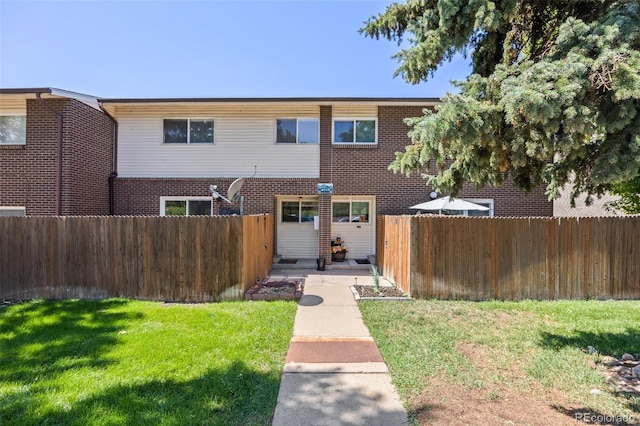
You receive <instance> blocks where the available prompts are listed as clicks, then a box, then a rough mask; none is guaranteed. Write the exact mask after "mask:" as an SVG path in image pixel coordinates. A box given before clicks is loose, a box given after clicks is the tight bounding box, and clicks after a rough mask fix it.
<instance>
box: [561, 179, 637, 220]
mask: <svg viewBox="0 0 640 426" xmlns="http://www.w3.org/2000/svg"><path fill="white" fill-rule="evenodd" d="M558 192H559V194H560V196H559V198H556V199H555V200H553V215H554V216H557V217H575V216H599V217H600V216H626V215H625V213H623V212H618V211H615V210H607V208H606V205H607V203H610V202H612V201H616V200H617V199H619V198H620V197H616V196H614V195H611V194H605V195H603V196H602V198H598V197H596V196H594V197H593V203H592V204H591V205H590V206H587V205H586V204H585V202H584V199H585V195H582V196H580V197H579V198H578V199H577V200H576V206H575V207H571V197H570V194H569V192H570V188H569V184H567V185H566V186H565V187H564V188H562V189H561V190H560V191H558Z"/></svg>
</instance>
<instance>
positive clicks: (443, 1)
mask: <svg viewBox="0 0 640 426" xmlns="http://www.w3.org/2000/svg"><path fill="white" fill-rule="evenodd" d="M360 31H361V32H362V33H364V34H365V35H367V36H370V37H372V38H376V39H378V38H380V37H382V38H386V39H389V40H396V41H398V42H400V41H402V40H404V39H405V38H406V39H407V41H408V42H409V43H408V47H407V48H405V49H402V50H400V51H399V52H398V53H397V54H396V55H395V57H396V59H397V60H398V62H399V63H400V68H399V69H398V70H397V71H396V75H400V76H402V77H403V78H404V79H405V80H406V81H407V82H409V83H414V84H415V83H419V82H421V81H425V80H427V79H428V77H429V76H430V75H431V74H432V73H433V72H434V71H435V70H436V69H437V68H438V66H439V65H440V64H441V63H442V62H443V61H447V60H450V59H451V58H452V57H453V56H454V55H455V54H456V53H458V52H462V53H463V54H465V55H466V54H470V55H471V58H472V68H473V71H472V74H471V75H470V76H469V77H468V79H467V80H465V81H462V82H458V83H456V84H457V86H458V88H459V93H458V94H448V95H446V96H445V97H444V98H443V103H442V104H441V105H440V106H438V107H436V109H435V111H428V110H426V111H424V116H422V117H416V118H409V119H407V120H406V122H407V123H408V124H409V125H411V126H412V129H411V131H410V132H409V135H410V137H411V141H412V144H411V145H409V146H407V147H406V149H405V151H404V152H399V153H396V159H395V161H394V162H393V163H392V164H391V165H390V169H392V170H394V171H396V172H402V173H406V174H411V173H414V172H418V173H422V174H423V176H424V177H425V178H426V179H427V181H428V183H429V184H430V185H432V186H433V187H434V188H436V189H437V190H439V191H441V192H449V193H451V194H453V195H455V194H456V193H457V192H458V191H459V190H460V189H461V188H462V185H463V184H464V183H465V182H469V183H472V184H475V185H476V186H477V187H483V186H485V185H487V184H488V185H492V186H498V185H500V184H502V183H503V182H504V181H505V180H506V179H509V178H511V179H512V180H513V182H514V183H515V185H516V186H517V187H519V188H521V189H523V190H531V189H532V188H534V187H536V186H538V185H539V184H540V183H541V182H543V181H544V182H545V183H546V185H547V194H548V196H549V197H550V198H553V197H554V196H556V193H557V190H558V188H561V187H562V186H564V185H565V184H567V183H571V200H572V203H573V201H574V200H575V197H576V196H578V195H580V194H582V193H584V194H586V195H587V197H586V198H587V202H588V203H589V202H590V200H591V196H592V195H594V194H602V193H603V192H605V191H608V190H610V189H611V188H612V185H614V184H620V183H624V182H627V181H631V180H633V179H634V178H637V176H638V175H639V174H640V172H639V171H640V111H639V110H640V1H638V0H636V1H611V0H583V1H572V0H548V1H538V0H504V1H495V2H494V1H488V0H440V1H438V0H409V1H408V2H407V3H406V4H395V3H394V4H392V5H390V6H389V7H388V8H387V9H386V11H385V12H384V13H381V14H380V15H379V16H374V17H371V18H370V19H369V20H368V21H367V22H365V26H364V27H363V28H362V29H361V30H360Z"/></svg>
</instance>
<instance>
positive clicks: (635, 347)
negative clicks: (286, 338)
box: [359, 300, 640, 419]
mask: <svg viewBox="0 0 640 426" xmlns="http://www.w3.org/2000/svg"><path fill="white" fill-rule="evenodd" d="M359 306H360V310H361V311H362V314H363V317H364V320H365V323H366V325H367V326H368V327H369V330H370V332H371V334H372V336H373V337H374V339H375V340H376V342H377V344H378V346H379V348H380V351H381V352H382V355H383V356H384V359H385V361H386V362H387V365H388V367H389V370H390V373H391V376H392V379H393V381H394V384H395V385H396V388H397V389H398V392H399V393H400V395H401V397H402V398H403V400H404V402H405V405H406V406H407V407H408V409H409V411H410V414H413V415H415V414H416V411H420V406H421V405H422V406H424V404H428V401H424V397H422V398H423V400H422V401H421V400H420V398H421V397H420V394H421V393H423V392H424V391H425V389H426V388H427V387H428V386H430V385H431V384H432V383H436V382H437V381H438V380H446V381H447V382H449V383H450V384H451V385H452V386H463V387H464V388H466V389H469V390H472V389H475V390H478V391H479V392H486V393H487V395H486V400H488V401H490V400H492V398H494V399H495V398H498V397H499V396H498V395H499V393H498V392H495V393H492V392H494V391H493V390H495V389H500V390H505V389H508V390H509V391H511V392H513V394H515V393H519V394H523V393H526V392H528V391H529V392H530V390H531V389H541V390H542V392H546V391H549V392H557V393H561V394H562V395H565V396H566V398H567V400H568V401H570V402H571V403H573V404H574V406H581V407H585V408H588V409H589V410H591V411H593V412H594V413H602V414H607V415H627V416H629V415H631V416H633V418H636V419H638V418H640V416H639V413H640V399H638V398H637V397H635V398H634V397H625V396H620V395H615V394H614V393H613V392H612V390H611V388H610V387H609V386H608V385H607V384H606V383H605V381H604V378H603V375H602V372H601V371H600V370H599V369H598V368H594V367H593V366H594V364H597V363H598V361H599V355H598V354H589V353H588V351H587V348H588V347H589V346H592V347H594V348H595V349H596V350H597V351H598V353H599V354H602V355H611V356H616V357H619V356H621V355H622V354H623V353H625V352H630V353H632V354H637V353H640V302H637V301H595V300H592V301H554V302H535V301H524V302H498V301H490V302H460V301H424V300H422V301H415V302H412V303H407V302H404V303H389V302H363V303H360V305H359ZM443 378H444V379H443ZM593 389H600V390H602V393H601V394H593V393H592V392H591V391H592V390H593ZM513 394H512V395H513ZM514 409H516V410H517V409H518V407H514Z"/></svg>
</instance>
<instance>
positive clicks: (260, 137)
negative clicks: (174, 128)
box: [116, 105, 319, 178]
mask: <svg viewBox="0 0 640 426" xmlns="http://www.w3.org/2000/svg"><path fill="white" fill-rule="evenodd" d="M318 117H319V107H318V106H317V105H297V106H286V105H284V106H283V105H258V106H252V105H224V106H219V105H215V106H207V105H202V106H200V107H193V106H180V105H177V106H176V105H173V106H166V105H161V106H154V107H146V106H145V107H144V108H141V107H140V106H132V107H118V109H117V112H116V118H117V120H118V126H119V127H118V128H119V136H118V139H119V141H120V142H119V146H118V175H119V176H121V177H142V178H149V177H156V178H168V177H170V178H180V177H182V178H195V177H233V176H252V175H253V174H254V172H255V171H257V176H259V177H263V178H265V177H268V178H315V177H318V168H319V164H318V159H319V151H318V144H277V143H275V135H276V119H277V118H318ZM167 118H180V119H188V118H198V119H213V122H214V143H213V144H209V143H199V144H167V143H163V119H167Z"/></svg>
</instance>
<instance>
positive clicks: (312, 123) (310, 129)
mask: <svg viewBox="0 0 640 426" xmlns="http://www.w3.org/2000/svg"><path fill="white" fill-rule="evenodd" d="M319 140H320V120H318V119H317V118H278V119H277V120H276V143H315V144H317V143H318V141H319Z"/></svg>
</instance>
